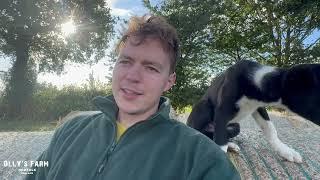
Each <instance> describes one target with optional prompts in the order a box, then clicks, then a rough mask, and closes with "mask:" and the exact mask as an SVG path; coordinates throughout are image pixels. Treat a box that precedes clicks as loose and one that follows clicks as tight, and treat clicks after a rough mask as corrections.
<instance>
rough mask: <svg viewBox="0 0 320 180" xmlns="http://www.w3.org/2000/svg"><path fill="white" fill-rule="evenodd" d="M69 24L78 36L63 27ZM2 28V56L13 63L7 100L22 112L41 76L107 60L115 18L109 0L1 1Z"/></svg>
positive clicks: (11, 105)
mask: <svg viewBox="0 0 320 180" xmlns="http://www.w3.org/2000/svg"><path fill="white" fill-rule="evenodd" d="M65 23H69V24H70V23H72V24H74V27H73V28H74V33H68V34H66V33H65V32H64V31H63V29H61V28H62V27H63V24H65ZM0 24H1V26H0V55H1V54H2V55H5V56H9V57H11V63H12V64H13V66H12V68H11V70H10V81H9V83H8V85H7V99H8V102H9V104H10V110H13V109H14V110H15V111H17V113H18V112H20V111H21V108H22V105H24V104H25V103H26V101H27V98H28V97H30V96H31V94H32V87H33V83H32V82H34V81H35V78H34V76H35V75H36V74H37V73H38V72H57V73H61V72H62V70H63V68H64V64H65V63H66V62H67V61H70V62H78V63H94V62H97V61H98V60H100V59H101V58H102V57H104V56H105V50H106V49H107V47H108V45H109V41H110V39H111V36H112V35H113V24H114V18H113V17H112V16H111V14H110V8H108V7H107V6H106V2H105V1H104V0H2V1H1V6H0Z"/></svg>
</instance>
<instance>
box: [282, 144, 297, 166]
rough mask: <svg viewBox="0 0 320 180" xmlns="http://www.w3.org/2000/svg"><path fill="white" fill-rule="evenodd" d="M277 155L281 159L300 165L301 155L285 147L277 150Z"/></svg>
mask: <svg viewBox="0 0 320 180" xmlns="http://www.w3.org/2000/svg"><path fill="white" fill-rule="evenodd" d="M278 153H279V155H280V156H281V157H283V158H285V159H286V160H288V161H290V162H296V163H302V157H301V155H300V154H299V153H298V152H297V151H295V150H294V149H292V148H290V147H288V146H286V145H283V146H282V147H281V148H279V150H278Z"/></svg>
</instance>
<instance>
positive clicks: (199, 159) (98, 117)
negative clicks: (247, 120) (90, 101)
mask: <svg viewBox="0 0 320 180" xmlns="http://www.w3.org/2000/svg"><path fill="white" fill-rule="evenodd" d="M94 103H95V105H96V106H97V107H98V108H99V110H100V111H102V113H97V114H94V115H82V116H78V117H76V118H74V119H72V120H70V121H67V122H66V123H65V124H64V125H63V126H61V127H60V128H58V129H57V130H56V132H55V134H54V136H53V139H52V141H51V143H50V145H49V147H48V149H47V150H46V151H44V152H43V153H42V155H41V156H40V157H39V158H38V160H42V161H49V167H47V168H44V167H39V168H37V171H36V172H35V173H34V174H33V175H28V176H27V177H26V180H35V179H37V180H44V179H50V180H51V179H56V180H63V179H70V180H81V179H83V180H90V179H108V180H157V179H159V180H201V179H203V180H214V179H217V180H221V179H228V180H229V179H240V177H239V174H238V172H237V171H236V169H235V168H234V166H233V165H232V163H231V162H230V161H229V159H228V157H227V156H226V154H225V153H224V152H223V151H222V150H220V148H219V147H218V146H217V145H216V144H215V143H214V142H213V141H211V140H210V139H209V138H207V137H206V136H204V135H202V134H200V133H199V132H197V131H196V130H194V129H191V128H189V127H188V126H186V125H185V124H183V123H180V122H178V121H176V120H173V119H170V118H169V111H170V104H169V100H168V99H167V98H165V97H161V100H160V104H159V110H158V112H157V113H156V114H154V115H153V116H151V117H150V118H149V119H147V120H145V121H141V122H139V123H136V124H135V125H133V126H132V127H130V128H128V129H127V130H126V131H125V133H124V134H123V135H122V136H121V138H120V139H119V141H118V142H117V141H116V122H115V120H116V114H117V111H118V108H117V106H116V104H115V101H114V99H113V97H112V96H109V97H96V98H95V99H94Z"/></svg>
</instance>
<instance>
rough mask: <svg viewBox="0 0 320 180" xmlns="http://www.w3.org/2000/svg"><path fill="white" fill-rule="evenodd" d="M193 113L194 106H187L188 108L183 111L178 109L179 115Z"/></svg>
mask: <svg viewBox="0 0 320 180" xmlns="http://www.w3.org/2000/svg"><path fill="white" fill-rule="evenodd" d="M191 111H192V106H186V107H184V108H182V109H178V110H177V113H178V114H184V113H191Z"/></svg>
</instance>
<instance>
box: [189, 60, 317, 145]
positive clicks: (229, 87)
mask: <svg viewBox="0 0 320 180" xmlns="http://www.w3.org/2000/svg"><path fill="white" fill-rule="evenodd" d="M266 67H267V66H264V65H261V64H259V63H257V62H253V61H247V60H242V61H239V62H238V63H236V64H235V65H233V66H231V67H230V68H228V69H227V70H226V71H225V72H224V73H222V74H220V75H219V76H217V77H216V78H215V79H213V81H212V83H211V86H210V87H209V88H208V90H207V92H206V93H205V94H204V96H203V97H202V98H201V100H200V101H199V102H198V103H197V104H196V105H195V106H194V107H193V109H192V112H191V114H190V116H189V118H188V121H187V124H188V125H189V126H191V127H192V128H195V129H197V130H199V131H200V132H201V133H203V134H205V135H206V136H208V137H209V138H211V139H213V140H214V141H215V142H216V143H217V144H218V145H220V146H223V145H226V144H227V143H228V140H229V139H230V138H232V137H235V136H236V135H238V134H239V132H240V125H239V123H238V122H239V120H241V119H242V118H244V116H247V115H251V114H252V113H254V112H256V113H258V115H259V116H260V117H261V118H263V119H264V120H265V121H269V116H268V113H267V111H266V109H265V106H267V105H280V106H285V107H286V108H287V109H289V110H290V111H292V112H294V113H296V114H298V115H300V116H302V117H304V118H306V119H308V120H310V121H312V122H313V123H315V124H317V125H320V64H301V65H296V66H293V67H291V68H288V69H284V68H274V69H273V70H271V71H270V72H268V71H267V73H262V74H263V76H262V77H261V78H260V81H259V82H258V84H259V85H257V82H256V81H255V76H256V75H257V74H256V73H257V72H258V70H261V69H262V68H266ZM270 68H271V67H270ZM267 69H268V68H267ZM258 79H259V78H258ZM243 97H246V99H248V100H249V101H250V107H245V106H247V105H240V104H239V100H240V99H241V98H243ZM279 100H281V101H279ZM249 101H248V102H249ZM248 106H249V105H248ZM242 109H246V110H245V111H241V110H242ZM240 111H241V112H240ZM246 113H247V114H246ZM240 114H241V115H240ZM240 116H241V117H240Z"/></svg>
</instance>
